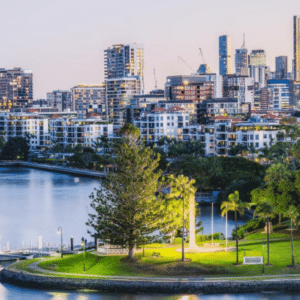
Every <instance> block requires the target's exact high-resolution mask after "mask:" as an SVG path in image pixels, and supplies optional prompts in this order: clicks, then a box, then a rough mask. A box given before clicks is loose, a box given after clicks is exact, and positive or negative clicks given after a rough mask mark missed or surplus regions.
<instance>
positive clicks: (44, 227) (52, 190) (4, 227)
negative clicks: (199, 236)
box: [0, 168, 300, 300]
mask: <svg viewBox="0 0 300 300" xmlns="http://www.w3.org/2000/svg"><path fill="white" fill-rule="evenodd" d="M97 186H99V181H97V180H95V179H90V178H85V177H74V176H71V175H67V174H60V173H55V172H47V171H40V170H35V169H28V168H0V197H1V201H0V243H1V247H2V250H5V249H6V248H7V247H8V246H9V248H10V249H13V248H18V249H19V248H22V247H24V246H25V247H29V246H30V245H32V246H33V247H36V246H37V241H38V235H42V239H43V244H44V246H53V245H56V246H59V245H60V235H58V234H57V229H58V227H62V230H63V241H64V244H70V238H71V236H73V237H74V243H75V244H79V243H80V240H81V237H85V238H86V239H88V240H90V241H91V240H92V238H90V237H89V235H88V233H87V227H86V225H85V222H86V221H87V218H88V212H92V211H91V209H90V208H89V203H90V200H89V195H90V194H91V192H92V191H93V190H94V188H96V187H97ZM200 209H201V216H200V219H201V220H202V221H203V225H204V233H208V234H209V233H210V232H211V206H203V207H201V208H200ZM245 220H246V219H245V217H244V219H241V220H240V221H239V223H240V224H242V223H244V222H245ZM233 228H234V220H233V219H231V218H229V222H228V232H229V233H231V231H232V229H233ZM224 229H225V220H224V218H222V217H221V216H220V212H219V210H218V209H217V208H214V231H221V232H223V233H225V231H224ZM8 243H9V245H8ZM18 299H25V300H27V299H28V300H44V299H52V300H73V299H74V300H75V299H76V300H94V299H97V300H98V299H99V300H100V299H101V300H102V299H103V300H107V299H119V300H123V299H124V300H156V299H166V300H194V299H200V300H206V299H210V300H214V299H218V300H244V299H245V300H246V299H247V300H252V299H263V300H269V299H270V300H277V299H284V300H290V299H299V300H300V293H299V296H298V293H296V294H288V293H284V294H282V293H261V294H249V295H248V294H246V295H243V294H240V295H128V294H126V295H125V294H108V293H99V292H97V293H94V292H63V291H52V292H51V291H40V290H33V289H26V288H23V287H22V288H20V287H15V286H12V285H9V284H0V300H18Z"/></svg>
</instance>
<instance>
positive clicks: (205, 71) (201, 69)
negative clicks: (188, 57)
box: [197, 64, 211, 74]
mask: <svg viewBox="0 0 300 300" xmlns="http://www.w3.org/2000/svg"><path fill="white" fill-rule="evenodd" d="M197 73H198V74H209V73H211V69H210V67H209V66H208V65H207V64H201V65H200V66H199V68H198V71H197Z"/></svg>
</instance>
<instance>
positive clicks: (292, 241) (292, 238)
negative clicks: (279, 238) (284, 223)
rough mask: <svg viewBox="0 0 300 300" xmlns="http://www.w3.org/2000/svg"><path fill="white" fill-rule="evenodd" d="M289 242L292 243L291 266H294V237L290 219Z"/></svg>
mask: <svg viewBox="0 0 300 300" xmlns="http://www.w3.org/2000/svg"><path fill="white" fill-rule="evenodd" d="M291 243H292V245H291V246H292V266H293V267H294V266H295V253H294V237H293V220H292V219H291Z"/></svg>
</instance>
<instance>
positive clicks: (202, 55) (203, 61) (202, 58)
mask: <svg viewBox="0 0 300 300" xmlns="http://www.w3.org/2000/svg"><path fill="white" fill-rule="evenodd" d="M199 50H200V54H201V57H202V60H203V64H205V60H204V56H203V52H202V49H201V48H199Z"/></svg>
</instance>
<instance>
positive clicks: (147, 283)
mask: <svg viewBox="0 0 300 300" xmlns="http://www.w3.org/2000/svg"><path fill="white" fill-rule="evenodd" d="M1 282H5V283H12V284H16V285H20V286H26V287H32V288H38V289H61V290H79V289H89V290H98V291H107V292H123V293H124V292H128V293H168V294H179V293H187V294H195V293H197V294H201V293H203V294H222V293H257V292H262V291H299V290H300V278H296V279H290V278H289V279H263V280H215V281H214V280H211V281H208V280H207V281H204V280H201V279H197V278H180V279H177V280H176V279H174V280H172V281H170V280H164V279H163V278H161V279H159V278H155V279H151V278H147V277H145V278H143V279H139V280H136V279H135V278H132V279H131V278H128V277H124V278H118V279H113V278H111V279H88V278H67V277H52V276H47V275H39V274H30V273H24V272H19V271H12V270H7V269H3V270H2V271H1Z"/></svg>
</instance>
